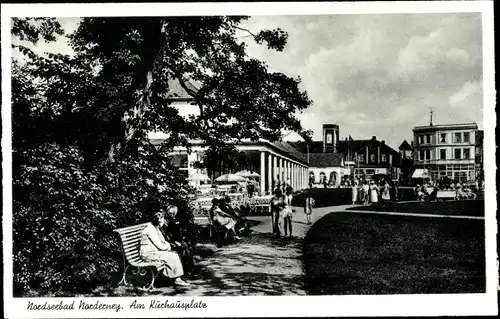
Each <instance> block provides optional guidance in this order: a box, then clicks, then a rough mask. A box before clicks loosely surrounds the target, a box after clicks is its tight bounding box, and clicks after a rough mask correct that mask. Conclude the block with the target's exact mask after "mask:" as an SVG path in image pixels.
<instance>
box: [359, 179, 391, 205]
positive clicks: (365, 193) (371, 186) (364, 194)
mask: <svg viewBox="0 0 500 319" xmlns="http://www.w3.org/2000/svg"><path fill="white" fill-rule="evenodd" d="M351 189H352V204H353V205H354V204H356V203H358V202H360V203H362V204H365V205H367V204H370V203H378V202H382V201H396V200H397V198H398V188H397V185H396V183H391V184H389V182H388V181H381V182H375V181H370V182H368V181H363V182H361V185H359V184H358V182H353V183H352V186H351Z"/></svg>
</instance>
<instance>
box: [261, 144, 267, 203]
mask: <svg viewBox="0 0 500 319" xmlns="http://www.w3.org/2000/svg"><path fill="white" fill-rule="evenodd" d="M265 182H266V154H265V153H264V152H262V151H261V152H260V193H261V194H264V193H265V191H266V183H265Z"/></svg>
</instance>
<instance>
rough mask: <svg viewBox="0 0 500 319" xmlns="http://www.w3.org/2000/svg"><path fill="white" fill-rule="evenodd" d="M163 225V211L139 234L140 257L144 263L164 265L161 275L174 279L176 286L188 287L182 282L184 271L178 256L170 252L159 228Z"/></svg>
mask: <svg viewBox="0 0 500 319" xmlns="http://www.w3.org/2000/svg"><path fill="white" fill-rule="evenodd" d="M164 225H165V215H164V211H162V210H160V211H158V212H156V213H154V215H153V216H152V219H151V222H150V223H148V225H147V226H146V228H144V229H143V230H142V232H141V240H140V257H141V259H143V260H144V261H146V262H153V263H156V262H157V263H159V264H164V265H165V268H164V270H163V274H164V275H165V276H166V277H167V278H170V279H174V284H176V285H178V286H189V283H187V282H185V281H184V280H182V278H181V277H182V276H183V275H184V269H183V267H182V263H181V259H180V257H179V255H178V254H177V253H176V252H175V251H173V250H172V245H171V244H170V243H169V242H168V241H167V240H166V239H165V237H164V235H163V233H162V231H161V228H162V227H163V226H164Z"/></svg>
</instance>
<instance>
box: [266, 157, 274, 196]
mask: <svg viewBox="0 0 500 319" xmlns="http://www.w3.org/2000/svg"><path fill="white" fill-rule="evenodd" d="M267 191H268V192H269V194H272V193H273V156H272V155H271V154H268V155H267Z"/></svg>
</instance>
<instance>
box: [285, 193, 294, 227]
mask: <svg viewBox="0 0 500 319" xmlns="http://www.w3.org/2000/svg"><path fill="white" fill-rule="evenodd" d="M292 193H293V188H292V187H291V186H288V187H287V188H286V194H285V208H284V210H283V222H284V224H285V225H284V228H285V237H286V236H287V234H288V235H289V237H292V220H293V211H292V198H293V196H292Z"/></svg>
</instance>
